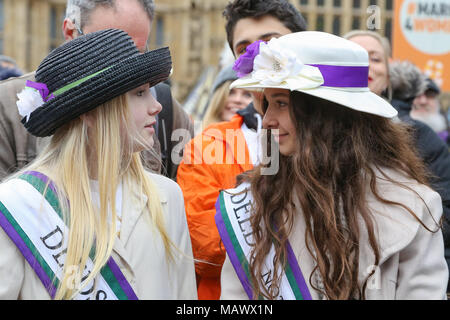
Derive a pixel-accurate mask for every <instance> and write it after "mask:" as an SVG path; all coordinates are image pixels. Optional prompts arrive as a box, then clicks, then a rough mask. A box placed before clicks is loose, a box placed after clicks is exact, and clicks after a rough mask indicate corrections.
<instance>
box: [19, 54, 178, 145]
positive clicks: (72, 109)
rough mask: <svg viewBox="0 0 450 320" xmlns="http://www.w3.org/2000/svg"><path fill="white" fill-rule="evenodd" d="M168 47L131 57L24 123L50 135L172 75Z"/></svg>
mask: <svg viewBox="0 0 450 320" xmlns="http://www.w3.org/2000/svg"><path fill="white" fill-rule="evenodd" d="M171 69H172V62H171V57H170V51H169V48H167V47H165V48H161V49H157V50H153V51H150V52H146V53H143V54H140V55H138V56H134V57H130V58H128V59H125V60H123V61H121V62H120V63H117V64H115V65H113V66H112V67H110V68H109V69H107V70H105V71H103V72H102V73H100V74H98V75H96V76H94V77H92V78H90V79H89V80H86V81H85V82H83V83H81V84H80V85H78V86H76V87H74V88H72V89H70V90H68V91H67V92H64V93H63V94H61V95H58V96H56V97H55V98H53V99H51V100H49V101H47V102H46V103H44V104H43V105H42V106H40V107H39V108H37V109H36V110H34V111H33V112H32V113H31V115H30V118H29V120H28V121H26V118H25V117H24V118H23V119H22V123H23V124H24V126H25V128H26V129H27V130H28V132H30V133H31V134H32V135H34V136H37V137H46V136H51V135H53V134H54V133H55V131H56V130H57V129H58V128H60V127H61V126H62V125H63V124H65V123H68V122H69V121H71V120H73V119H76V118H77V117H79V116H80V115H82V114H84V113H86V112H88V111H90V110H92V109H94V108H96V107H98V106H100V105H102V104H103V103H105V102H107V101H109V100H112V99H114V98H115V97H118V96H120V95H122V94H125V93H126V92H128V91H130V90H132V89H134V88H137V87H139V86H141V85H144V84H146V83H149V84H150V87H153V86H155V85H156V84H158V83H160V82H162V81H165V80H167V79H168V77H169V76H170V71H171Z"/></svg>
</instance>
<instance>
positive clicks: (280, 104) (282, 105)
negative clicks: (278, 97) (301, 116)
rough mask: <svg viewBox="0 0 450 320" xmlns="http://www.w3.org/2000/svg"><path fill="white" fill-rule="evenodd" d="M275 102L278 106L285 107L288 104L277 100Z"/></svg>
mask: <svg viewBox="0 0 450 320" xmlns="http://www.w3.org/2000/svg"><path fill="white" fill-rule="evenodd" d="M277 104H278V106H279V107H280V108H283V107H286V106H287V105H288V104H287V103H286V102H284V101H277Z"/></svg>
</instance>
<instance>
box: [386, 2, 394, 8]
mask: <svg viewBox="0 0 450 320" xmlns="http://www.w3.org/2000/svg"><path fill="white" fill-rule="evenodd" d="M392 3H393V1H392V0H386V10H392Z"/></svg>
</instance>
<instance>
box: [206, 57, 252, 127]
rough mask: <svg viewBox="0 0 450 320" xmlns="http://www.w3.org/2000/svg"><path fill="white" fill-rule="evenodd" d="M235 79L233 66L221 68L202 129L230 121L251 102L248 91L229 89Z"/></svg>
mask: <svg viewBox="0 0 450 320" xmlns="http://www.w3.org/2000/svg"><path fill="white" fill-rule="evenodd" d="M236 79H237V75H236V71H234V70H233V66H232V65H231V66H227V67H225V68H223V69H222V70H221V71H220V72H219V74H218V75H217V77H216V80H215V81H214V84H213V88H212V90H211V93H212V94H211V100H210V103H209V105H208V107H207V109H206V113H205V116H204V117H203V128H206V127H207V126H209V125H210V124H213V123H217V122H222V121H230V120H231V118H232V117H233V116H234V115H235V114H236V112H237V111H239V110H242V109H244V108H245V107H247V106H248V105H249V104H250V103H251V102H252V95H251V93H250V91H248V90H244V89H238V88H235V89H230V84H231V83H232V82H233V81H234V80H236Z"/></svg>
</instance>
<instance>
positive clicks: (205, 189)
mask: <svg viewBox="0 0 450 320" xmlns="http://www.w3.org/2000/svg"><path fill="white" fill-rule="evenodd" d="M224 16H225V18H226V20H227V24H226V31H227V38H228V43H229V45H230V48H231V50H232V51H233V53H234V55H235V57H239V56H241V55H242V54H244V52H245V49H246V47H247V46H248V45H250V44H252V43H253V42H255V41H257V40H263V41H268V40H270V39H271V38H273V37H280V36H282V35H285V34H288V33H292V32H298V31H305V30H306V22H305V20H304V18H303V17H302V15H301V14H300V12H298V10H297V9H295V7H294V6H292V5H291V4H290V3H289V2H287V1H285V0H270V1H267V0H235V1H233V2H232V3H230V4H228V5H227V7H226V8H225V11H224ZM260 99H261V98H260V97H258V96H257V95H256V94H255V95H254V96H253V102H254V103H253V104H250V105H249V106H248V107H247V108H245V109H243V110H240V111H239V112H238V113H237V114H236V115H235V116H234V117H233V118H232V119H231V120H230V121H228V122H220V123H216V124H212V125H210V126H208V127H207V128H206V129H205V130H204V131H203V132H202V133H201V134H200V135H198V136H196V137H195V138H194V139H192V140H191V141H190V142H189V143H188V144H187V145H186V147H185V150H184V156H183V160H182V162H181V163H180V165H179V167H178V173H177V182H178V184H179V185H180V187H181V189H182V191H183V195H184V201H185V208H186V215H187V221H188V226H189V231H190V235H191V241H192V249H193V253H194V257H195V258H196V259H197V262H196V278H197V290H198V298H199V299H200V300H216V299H219V297H220V272H221V269H222V265H223V262H224V260H225V254H226V252H225V249H224V247H223V245H222V244H221V240H220V236H219V233H218V231H217V227H216V224H215V221H214V214H215V212H216V210H215V203H216V200H217V197H218V196H219V191H220V190H222V189H228V188H232V187H234V186H235V184H236V176H237V175H239V174H241V173H243V172H245V171H247V170H251V169H252V168H253V166H254V165H255V164H256V163H257V162H258V159H259V155H258V154H259V149H258V146H259V145H260V144H259V143H258V134H259V130H258V129H260V127H261V125H259V126H258V122H259V123H260V122H261V121H258V116H259V114H258V112H257V111H256V109H255V107H254V105H255V106H259V105H260ZM255 115H256V116H255ZM259 119H261V118H260V117H259ZM258 127H259V128H258Z"/></svg>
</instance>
